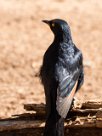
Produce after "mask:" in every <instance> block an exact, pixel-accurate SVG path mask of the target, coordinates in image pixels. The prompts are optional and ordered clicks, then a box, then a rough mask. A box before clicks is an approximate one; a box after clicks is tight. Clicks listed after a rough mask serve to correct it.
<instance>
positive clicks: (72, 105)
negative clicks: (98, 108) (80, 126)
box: [70, 98, 75, 110]
mask: <svg viewBox="0 0 102 136" xmlns="http://www.w3.org/2000/svg"><path fill="white" fill-rule="evenodd" d="M74 102H75V98H73V100H72V104H71V107H70V110H71V109H73V108H74Z"/></svg>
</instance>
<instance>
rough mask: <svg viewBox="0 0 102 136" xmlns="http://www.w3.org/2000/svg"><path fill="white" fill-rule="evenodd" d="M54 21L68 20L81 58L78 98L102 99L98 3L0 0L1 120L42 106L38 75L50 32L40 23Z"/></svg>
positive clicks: (100, 5)
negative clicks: (31, 106)
mask: <svg viewBox="0 0 102 136" xmlns="http://www.w3.org/2000/svg"><path fill="white" fill-rule="evenodd" d="M53 18H62V19H65V20H67V21H68V23H69V25H70V27H71V31H72V36H73V40H74V43H75V44H76V45H77V46H78V47H79V48H80V49H81V50H82V52H83V55H84V65H85V83H84V85H83V87H82V88H81V90H80V92H79V93H78V94H77V95H76V97H77V99H78V100H79V101H80V102H84V101H87V100H97V101H100V100H102V86H101V85H102V72H101V70H102V1H101V0H74V1H72V0H29V1H28V0H0V118H6V117H9V116H11V115H14V114H20V113H24V112H25V111H24V109H23V104H25V103H41V102H44V91H43V87H42V85H41V83H40V80H39V78H38V77H36V73H38V71H39V68H40V66H41V63H42V56H43V54H44V52H45V50H46V49H47V48H48V46H49V45H50V44H51V42H52V41H53V34H52V33H51V31H50V29H49V28H48V26H46V25H45V24H43V23H42V22H41V20H43V19H53Z"/></svg>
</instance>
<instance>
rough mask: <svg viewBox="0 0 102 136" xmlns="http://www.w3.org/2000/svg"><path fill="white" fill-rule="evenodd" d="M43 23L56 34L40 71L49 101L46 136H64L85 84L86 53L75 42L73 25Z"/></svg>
mask: <svg viewBox="0 0 102 136" xmlns="http://www.w3.org/2000/svg"><path fill="white" fill-rule="evenodd" d="M43 22H44V23H46V24H47V25H48V26H49V27H50V29H51V31H52V32H53V34H54V40H53V42H52V44H51V45H50V46H49V47H48V49H47V50H46V52H45V54H44V56H43V62H42V65H41V68H40V72H39V76H40V79H41V82H42V84H43V86H44V91H45V100H46V123H45V129H44V134H43V136H64V120H65V118H66V117H67V114H68V112H69V110H70V108H71V105H72V102H73V100H74V96H75V94H76V92H77V91H78V90H79V89H80V88H81V86H82V84H83V82H84V68H83V54H82V52H81V51H80V50H79V49H78V48H77V47H76V45H75V44H74V43H73V39H72V36H71V30H70V27H69V24H68V23H67V22H66V21H65V20H63V19H52V20H43ZM74 88H75V89H74Z"/></svg>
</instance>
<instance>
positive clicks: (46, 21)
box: [42, 20, 50, 25]
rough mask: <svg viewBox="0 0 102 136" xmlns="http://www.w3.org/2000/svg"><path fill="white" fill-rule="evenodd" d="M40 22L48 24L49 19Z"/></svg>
mask: <svg viewBox="0 0 102 136" xmlns="http://www.w3.org/2000/svg"><path fill="white" fill-rule="evenodd" d="M42 22H44V23H46V24H48V25H50V21H48V20H42Z"/></svg>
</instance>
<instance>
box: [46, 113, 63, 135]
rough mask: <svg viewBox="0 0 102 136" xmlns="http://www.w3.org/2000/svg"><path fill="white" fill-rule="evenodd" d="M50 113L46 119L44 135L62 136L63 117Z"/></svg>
mask: <svg viewBox="0 0 102 136" xmlns="http://www.w3.org/2000/svg"><path fill="white" fill-rule="evenodd" d="M56 116H57V117H54V115H53V114H52V115H51V116H49V118H48V119H47V121H46V124H45V130H44V136H64V119H63V118H61V117H60V116H59V115H56Z"/></svg>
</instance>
